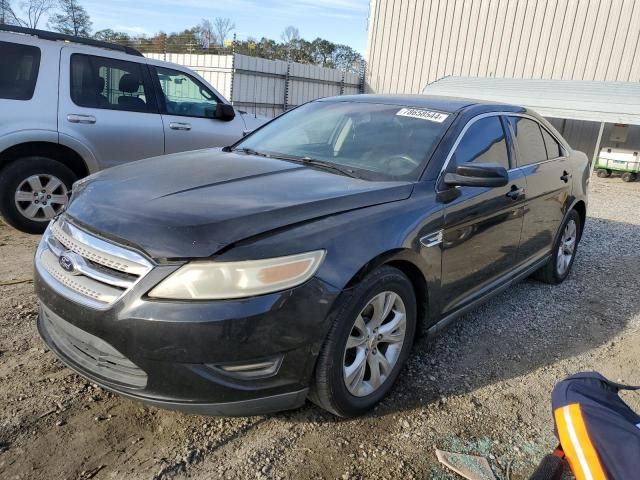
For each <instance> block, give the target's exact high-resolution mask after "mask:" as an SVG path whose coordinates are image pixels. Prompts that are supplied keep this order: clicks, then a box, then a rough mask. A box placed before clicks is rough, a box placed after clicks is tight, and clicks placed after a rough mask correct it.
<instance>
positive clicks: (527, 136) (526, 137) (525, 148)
mask: <svg viewBox="0 0 640 480" xmlns="http://www.w3.org/2000/svg"><path fill="white" fill-rule="evenodd" d="M508 118H509V123H510V124H511V127H512V128H513V132H514V134H515V137H516V142H518V150H519V152H520V156H519V158H518V166H519V167H523V166H525V165H530V164H532V163H538V162H542V161H545V160H547V149H546V147H545V145H544V140H543V139H542V133H541V132H540V126H539V125H538V122H535V121H533V120H531V119H529V118H525V117H508Z"/></svg>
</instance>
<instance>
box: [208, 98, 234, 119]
mask: <svg viewBox="0 0 640 480" xmlns="http://www.w3.org/2000/svg"><path fill="white" fill-rule="evenodd" d="M235 116H236V111H235V109H234V108H233V105H227V104H226V103H218V104H217V105H216V109H215V111H214V112H213V115H212V118H215V119H216V120H222V121H225V122H228V121H229V120H233V119H234V118H235Z"/></svg>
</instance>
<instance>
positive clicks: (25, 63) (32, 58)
mask: <svg viewBox="0 0 640 480" xmlns="http://www.w3.org/2000/svg"><path fill="white" fill-rule="evenodd" d="M0 59H2V62H0V63H2V67H1V68H0V98H6V99H9V100H31V98H33V92H34V90H35V88H36V81H37V79H38V70H39V69H40V49H39V48H38V47H33V46H31V45H20V44H18V43H10V42H0Z"/></svg>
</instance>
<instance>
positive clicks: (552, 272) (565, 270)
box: [533, 210, 581, 285]
mask: <svg viewBox="0 0 640 480" xmlns="http://www.w3.org/2000/svg"><path fill="white" fill-rule="evenodd" d="M580 223H581V222H580V215H578V212H577V211H575V210H571V211H570V212H569V213H568V214H567V216H566V218H565V219H564V222H563V223H562V226H561V227H560V232H559V234H558V236H557V238H556V242H555V244H554V246H553V251H552V255H551V259H550V260H549V262H548V263H547V264H546V265H544V266H543V267H542V268H540V270H538V271H537V272H535V273H534V275H533V276H534V277H535V278H537V279H538V280H540V281H542V282H545V283H549V284H552V285H557V284H559V283H562V282H563V281H564V279H565V278H567V276H568V275H569V272H570V271H571V267H572V266H573V262H574V260H575V258H576V251H577V249H578V242H579V239H580V228H581V225H580Z"/></svg>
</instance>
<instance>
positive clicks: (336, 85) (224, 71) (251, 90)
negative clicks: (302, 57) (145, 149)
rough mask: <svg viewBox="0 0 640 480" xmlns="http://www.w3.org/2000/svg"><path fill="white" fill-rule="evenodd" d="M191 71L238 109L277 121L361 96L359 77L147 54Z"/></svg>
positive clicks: (277, 64)
mask: <svg viewBox="0 0 640 480" xmlns="http://www.w3.org/2000/svg"><path fill="white" fill-rule="evenodd" d="M145 55H146V56H147V57H149V58H154V59H157V60H166V61H168V62H173V63H178V64H180V65H184V66H186V67H189V68H190V69H192V70H194V71H196V72H197V73H198V74H199V75H201V76H202V77H204V79H205V80H207V81H208V82H209V83H211V85H213V86H214V87H215V88H216V89H217V90H218V91H219V92H220V93H221V94H222V95H224V96H225V97H226V98H227V99H229V100H231V102H232V103H233V104H234V105H236V106H238V107H239V108H241V109H243V110H246V111H248V112H251V113H257V114H258V115H265V116H268V117H275V116H276V115H279V114H280V113H282V112H284V111H286V110H288V109H290V108H293V107H295V106H297V105H300V104H302V103H304V102H308V101H309V100H313V99H315V98H320V97H328V96H333V95H351V94H357V93H362V90H363V81H362V78H361V76H360V75H358V74H356V73H350V72H343V71H340V70H334V69H331V68H323V67H317V66H315V65H306V64H301V63H289V62H284V61H281V60H266V59H264V58H257V57H249V56H245V55H238V54H235V55H196V54H186V53H184V54H183V53H167V54H162V53H146V54H145Z"/></svg>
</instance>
